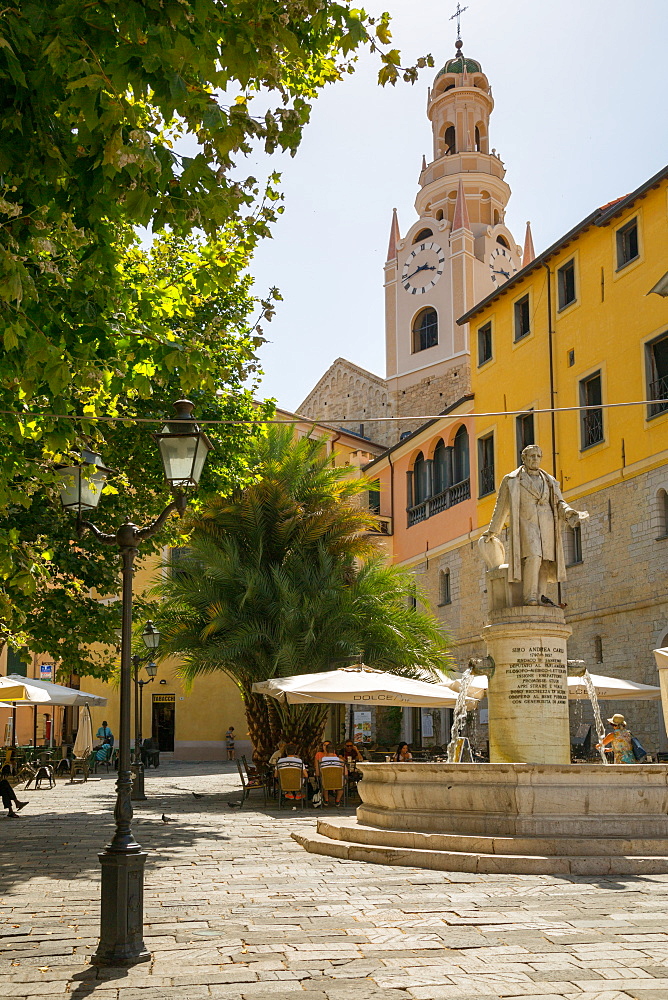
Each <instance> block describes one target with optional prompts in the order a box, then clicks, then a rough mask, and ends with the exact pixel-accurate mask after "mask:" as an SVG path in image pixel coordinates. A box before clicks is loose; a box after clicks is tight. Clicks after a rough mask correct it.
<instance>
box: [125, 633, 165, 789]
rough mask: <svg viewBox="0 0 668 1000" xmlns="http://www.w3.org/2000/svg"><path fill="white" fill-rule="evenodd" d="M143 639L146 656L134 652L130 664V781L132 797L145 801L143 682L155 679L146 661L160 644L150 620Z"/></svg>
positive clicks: (152, 669) (155, 668)
mask: <svg viewBox="0 0 668 1000" xmlns="http://www.w3.org/2000/svg"><path fill="white" fill-rule="evenodd" d="M141 637H142V639H143V641H144V645H145V646H146V648H147V649H148V653H147V654H146V656H143V657H142V656H139V655H138V654H136V653H135V655H134V656H133V657H132V666H133V669H134V673H133V678H134V683H135V759H134V764H133V765H132V770H133V771H134V774H135V776H134V780H133V782H132V798H133V799H134V801H135V802H145V801H146V792H145V791H144V761H143V758H142V752H141V746H142V732H141V731H142V719H143V715H142V712H143V705H142V694H143V690H144V685H145V684H150V683H151V681H152V680H154V679H155V675H156V674H157V672H158V668H157V667H156V665H155V663H147V662H146V661H147V660H150V659H151V657H152V656H153V654H154V653H155V651H156V649H157V648H158V646H159V645H160V633H159V631H158V630H157V628H156V627H155V625H154V624H153V622H152V621H148V622H146V625H145V626H144V631H143V632H142V634H141ZM142 663H146V673H147V674H148V675H149V680H147V681H144V680H141V678H140V677H139V670H140V668H141V665H142Z"/></svg>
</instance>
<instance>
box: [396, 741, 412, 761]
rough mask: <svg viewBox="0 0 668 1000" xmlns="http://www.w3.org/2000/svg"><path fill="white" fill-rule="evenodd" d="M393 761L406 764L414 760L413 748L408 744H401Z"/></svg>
mask: <svg viewBox="0 0 668 1000" xmlns="http://www.w3.org/2000/svg"><path fill="white" fill-rule="evenodd" d="M392 760H396V761H403V762H404V763H405V762H406V761H409V760H413V754H412V753H411V748H410V747H409V745H408V743H400V744H399V746H398V747H397V752H396V753H395V755H394V757H393V758H392Z"/></svg>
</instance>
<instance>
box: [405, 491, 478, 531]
mask: <svg viewBox="0 0 668 1000" xmlns="http://www.w3.org/2000/svg"><path fill="white" fill-rule="evenodd" d="M470 499H471V480H470V479H463V480H462V482H461V483H454V485H452V486H448V487H447V489H445V490H442V491H441V492H440V493H436V494H435V495H434V496H433V497H429V498H428V499H427V500H423V501H422V503H418V504H415V505H414V506H413V507H409V508H408V527H409V528H410V527H411V526H412V525H414V524H418V522H420V521H426V520H427V518H428V517H433V515H434V514H440V513H441V512H442V511H444V510H447V509H448V508H449V507H454V506H455V504H458V503H462V502H463V501H464V500H470Z"/></svg>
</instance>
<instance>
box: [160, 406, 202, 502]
mask: <svg viewBox="0 0 668 1000" xmlns="http://www.w3.org/2000/svg"><path fill="white" fill-rule="evenodd" d="M193 409H194V403H191V401H190V400H189V399H178V400H177V401H176V402H175V403H174V410H175V411H176V416H175V417H174V418H173V419H172V420H169V421H168V422H167V423H166V424H165V425H164V427H163V428H162V430H161V431H160V433H159V434H156V435H154V436H155V440H156V441H157V442H158V447H159V449H160V457H161V458H162V464H163V467H164V470H165V479H166V480H167V482H168V483H169V485H170V486H171V488H172V492H173V493H182V492H183V490H185V489H190V488H194V487H195V486H197V484H198V483H199V479H200V476H201V475H202V469H203V468H204V463H205V462H206V459H207V455H208V454H209V452H210V451H211V449H212V448H213V444H212V443H211V441H210V440H209V438H208V437H207V435H206V434H205V433H204V431H202V430H200V428H199V426H198V425H197V424H196V423H195V421H194V420H193V419H192V412H193Z"/></svg>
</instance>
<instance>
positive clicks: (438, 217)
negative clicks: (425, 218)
mask: <svg viewBox="0 0 668 1000" xmlns="http://www.w3.org/2000/svg"><path fill="white" fill-rule="evenodd" d="M436 221H437V222H442V221H443V209H442V208H439V210H438V211H437V212H436Z"/></svg>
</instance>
